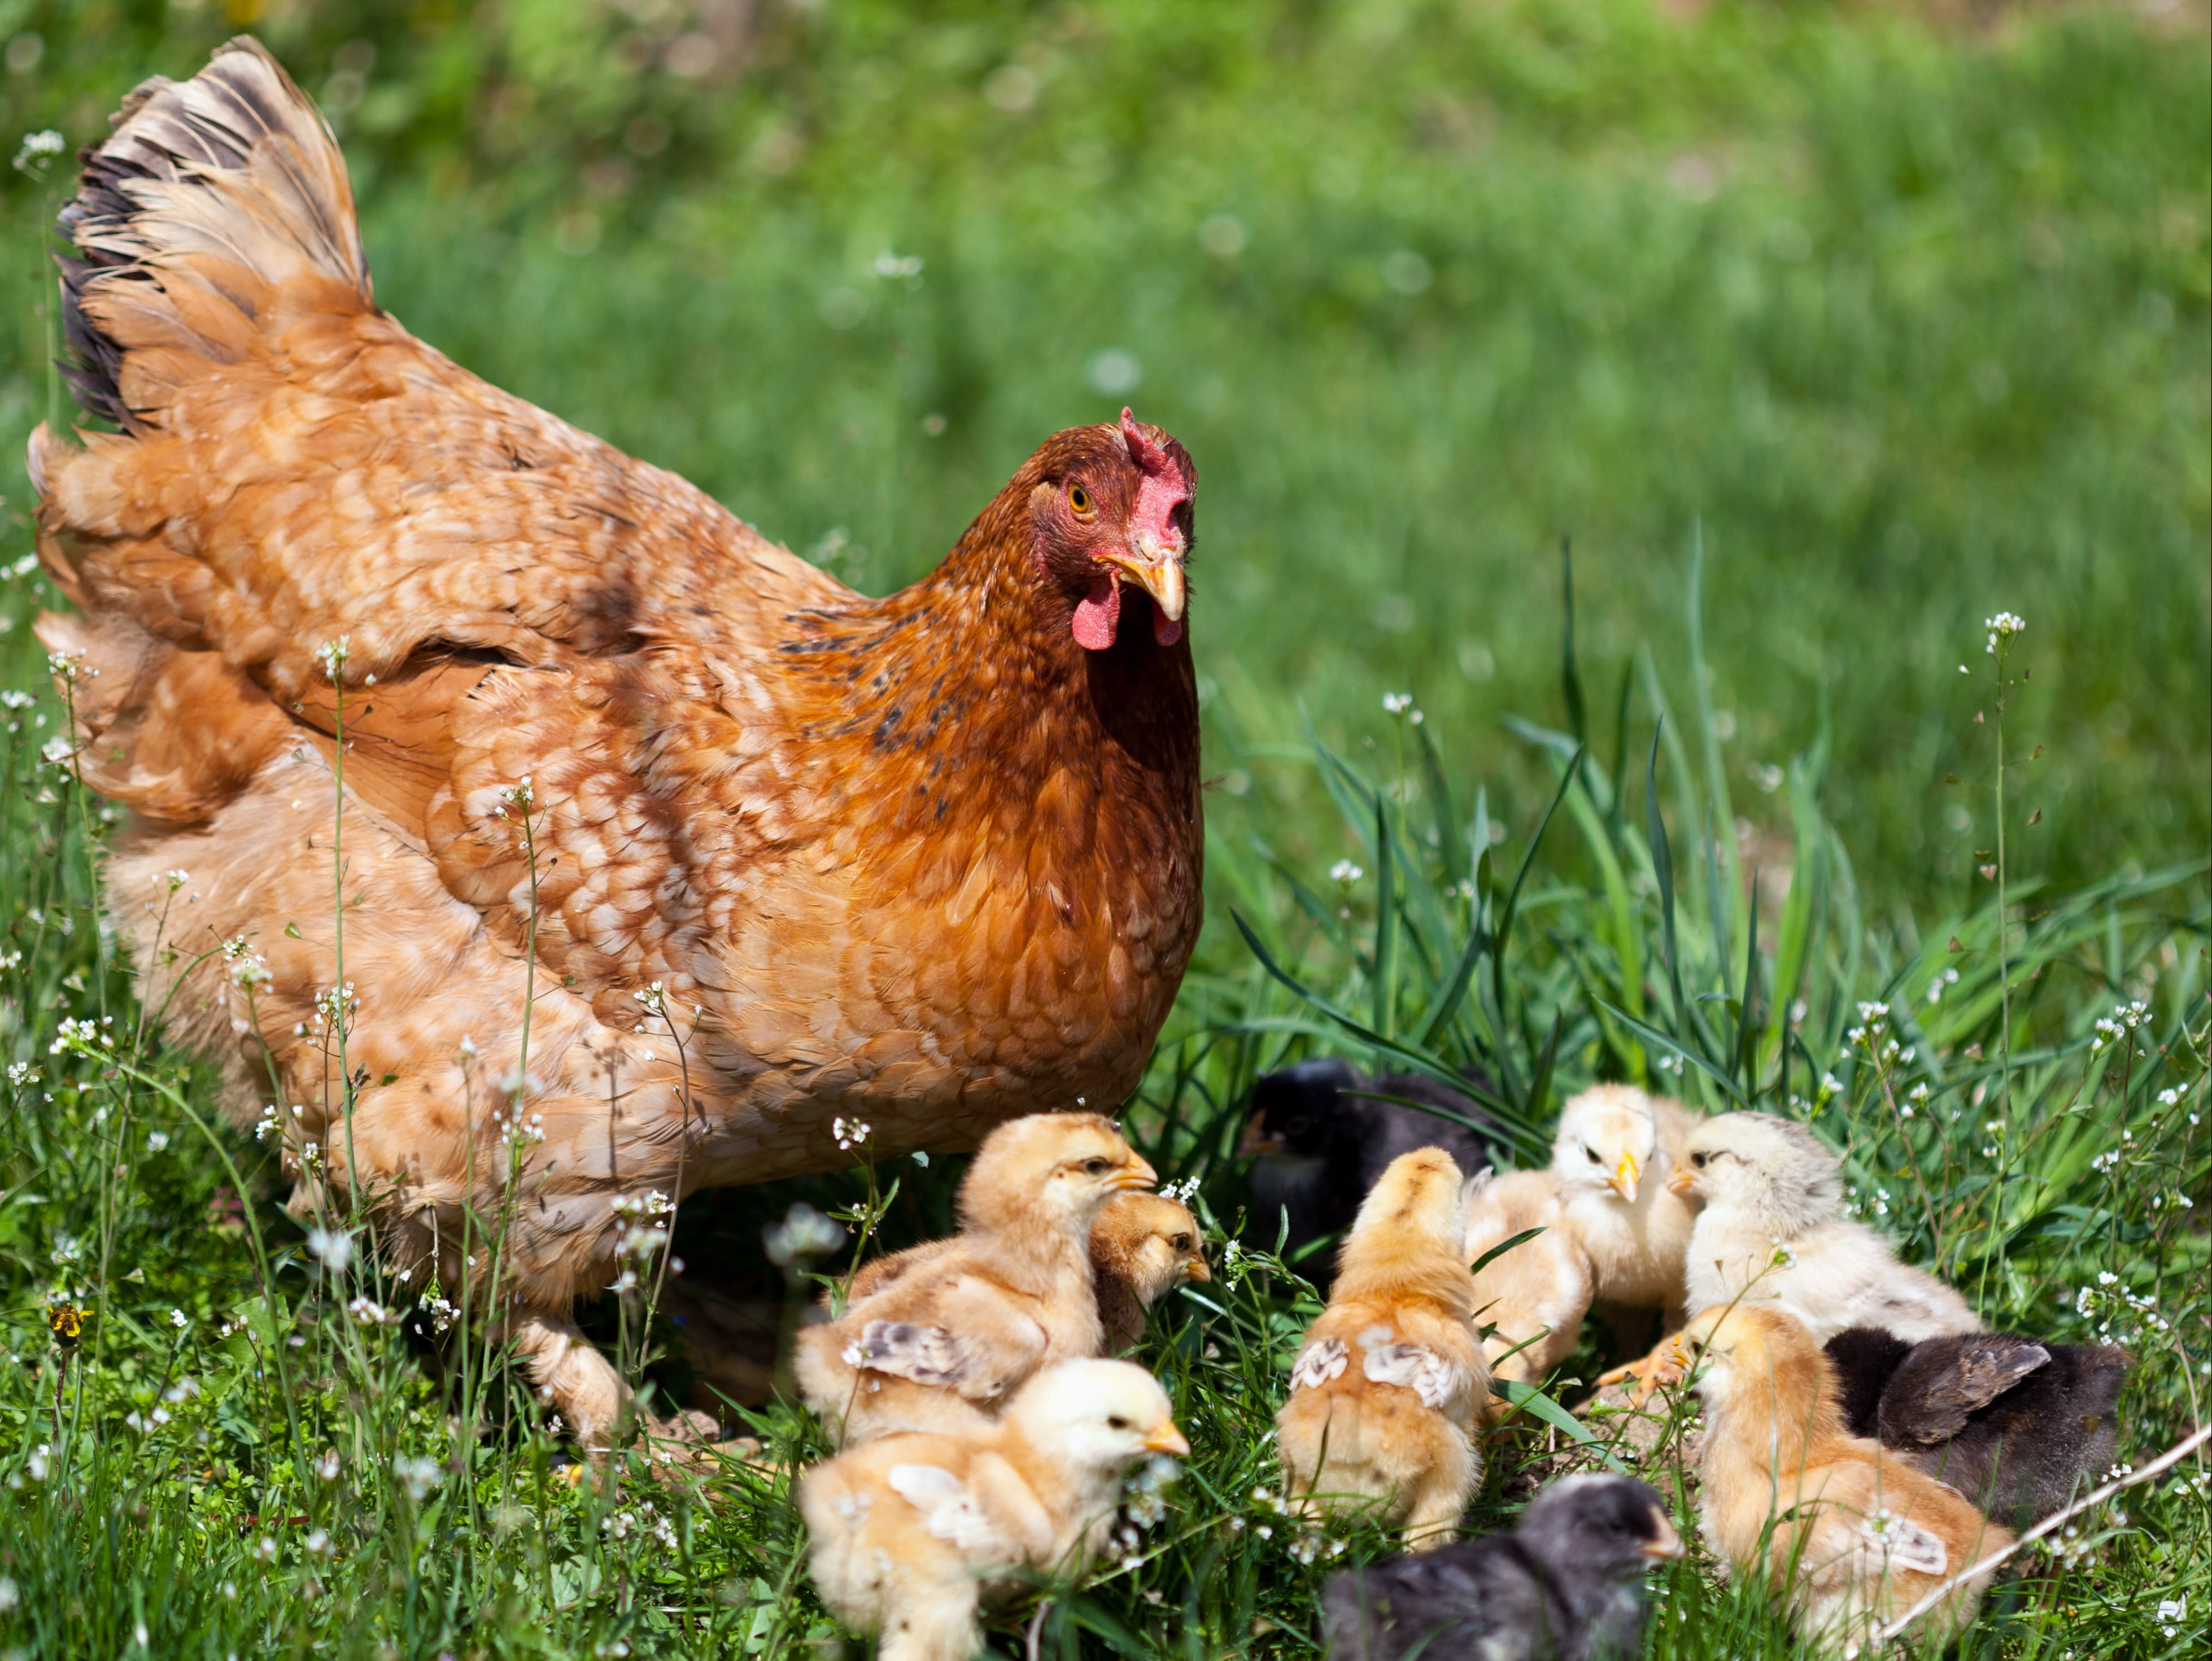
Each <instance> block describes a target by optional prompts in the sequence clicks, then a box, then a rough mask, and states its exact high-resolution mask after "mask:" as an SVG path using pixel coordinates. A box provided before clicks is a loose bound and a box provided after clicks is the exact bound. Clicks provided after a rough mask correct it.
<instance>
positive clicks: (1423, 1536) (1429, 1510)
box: [1405, 1431, 1482, 1552]
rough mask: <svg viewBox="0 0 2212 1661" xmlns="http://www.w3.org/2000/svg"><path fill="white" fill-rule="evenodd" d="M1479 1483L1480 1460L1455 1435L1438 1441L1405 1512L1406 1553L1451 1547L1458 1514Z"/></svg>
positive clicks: (1475, 1453)
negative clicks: (1432, 1456) (1433, 1454)
mask: <svg viewBox="0 0 2212 1661" xmlns="http://www.w3.org/2000/svg"><path fill="white" fill-rule="evenodd" d="M1481 1481H1482V1456H1481V1455H1480V1454H1479V1453H1477V1452H1476V1451H1474V1447H1473V1446H1472V1445H1470V1444H1469V1443H1468V1439H1467V1438H1466V1437H1465V1436H1463V1435H1462V1434H1460V1433H1457V1432H1456V1431H1452V1432H1449V1433H1446V1434H1444V1435H1442V1436H1440V1437H1438V1438H1437V1446H1436V1451H1435V1457H1434V1458H1433V1459H1432V1460H1431V1462H1430V1463H1429V1466H1428V1469H1426V1470H1425V1471H1424V1472H1423V1473H1422V1474H1421V1475H1420V1477H1419V1480H1418V1481H1417V1482H1415V1484H1414V1486H1413V1491H1412V1493H1411V1494H1410V1495H1409V1496H1408V1497H1409V1500H1410V1502H1411V1503H1410V1504H1409V1505H1408V1506H1407V1512H1406V1530H1405V1532H1406V1549H1407V1551H1408V1552H1420V1551H1434V1550H1435V1549H1436V1548H1437V1547H1439V1546H1447V1545H1449V1544H1450V1543H1451V1539H1452V1530H1454V1528H1455V1527H1456V1526H1457V1524H1458V1523H1459V1519H1460V1513H1461V1512H1464V1511H1465V1510H1466V1509H1467V1502H1468V1500H1469V1499H1471V1498H1472V1497H1473V1496H1474V1490H1475V1487H1476V1485H1477V1484H1478V1483H1480V1482H1481Z"/></svg>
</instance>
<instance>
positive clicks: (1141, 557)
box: [1097, 531, 1190, 623]
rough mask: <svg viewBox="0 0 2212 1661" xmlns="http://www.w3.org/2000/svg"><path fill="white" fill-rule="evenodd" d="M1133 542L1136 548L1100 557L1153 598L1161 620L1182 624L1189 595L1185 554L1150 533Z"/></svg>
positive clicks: (1140, 534)
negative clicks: (1183, 558) (1162, 618)
mask: <svg viewBox="0 0 2212 1661" xmlns="http://www.w3.org/2000/svg"><path fill="white" fill-rule="evenodd" d="M1130 540H1131V542H1132V543H1133V544H1134V546H1133V547H1130V548H1105V549H1101V550H1099V551H1098V554H1097V557H1098V558H1100V559H1102V560H1103V561H1105V562H1106V563H1107V564H1109V565H1111V566H1112V567H1114V568H1115V569H1116V570H1118V571H1120V572H1121V574H1122V575H1125V576H1127V578H1128V579H1129V581H1132V582H1133V583H1135V584H1136V585H1137V587H1139V588H1141V589H1143V590H1144V591H1145V592H1146V593H1148V594H1150V595H1151V596H1152V604H1153V605H1157V606H1158V607H1159V608H1160V615H1161V616H1162V617H1164V618H1166V619H1167V620H1168V621H1169V622H1170V623H1181V622H1182V610H1183V605H1184V602H1185V601H1186V600H1187V599H1188V596H1189V592H1190V591H1189V587H1188V583H1187V582H1186V581H1185V578H1184V575H1183V569H1182V549H1180V548H1177V547H1175V546H1172V545H1170V544H1168V543H1165V542H1164V541H1162V540H1161V539H1160V538H1159V537H1158V536H1157V535H1156V534H1155V533H1153V532H1150V531H1139V532H1138V533H1137V534H1136V535H1135V536H1134V537H1133V538H1130Z"/></svg>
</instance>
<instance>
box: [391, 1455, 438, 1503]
mask: <svg viewBox="0 0 2212 1661" xmlns="http://www.w3.org/2000/svg"><path fill="white" fill-rule="evenodd" d="M392 1475H394V1476H397V1477H398V1479H399V1481H400V1482H401V1484H402V1485H403V1486H404V1488H406V1490H407V1497H408V1498H409V1499H410V1500H415V1501H416V1502H417V1503H418V1504H419V1503H420V1502H421V1501H422V1500H424V1499H425V1498H427V1497H428V1494H429V1492H430V1490H431V1489H432V1488H435V1487H437V1486H438V1484H439V1483H441V1482H444V1481H445V1480H446V1470H445V1467H444V1466H442V1465H441V1464H440V1463H438V1462H437V1461H436V1460H435V1459H430V1458H425V1457H422V1456H419V1455H416V1454H406V1453H403V1454H401V1455H400V1456H399V1457H398V1458H397V1459H394V1460H393V1461H392Z"/></svg>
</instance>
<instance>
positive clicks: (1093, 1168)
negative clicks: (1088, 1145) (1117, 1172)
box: [1083, 1159, 1110, 1177]
mask: <svg viewBox="0 0 2212 1661" xmlns="http://www.w3.org/2000/svg"><path fill="white" fill-rule="evenodd" d="M1109 1169H1110V1167H1109V1165H1107V1163H1106V1161H1105V1160H1103V1159H1085V1161H1084V1162H1083V1174H1084V1175H1085V1176H1086V1177H1103V1176H1104V1175H1105V1174H1106V1172H1107V1171H1108V1170H1109Z"/></svg>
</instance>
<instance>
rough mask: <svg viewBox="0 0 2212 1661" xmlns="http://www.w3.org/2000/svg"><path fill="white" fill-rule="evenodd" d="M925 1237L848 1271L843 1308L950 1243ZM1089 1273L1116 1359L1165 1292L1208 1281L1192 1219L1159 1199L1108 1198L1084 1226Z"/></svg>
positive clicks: (1201, 1238) (1179, 1206)
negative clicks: (1088, 1225) (1088, 1247)
mask: <svg viewBox="0 0 2212 1661" xmlns="http://www.w3.org/2000/svg"><path fill="white" fill-rule="evenodd" d="M957 1244H959V1242H958V1241H957V1239H953V1240H928V1241H925V1242H924V1243H923V1244H921V1245H917V1246H908V1248H907V1249H906V1250H904V1251H895V1252H893V1253H892V1254H891V1255H890V1256H888V1257H874V1258H871V1259H870V1260H869V1261H868V1262H865V1263H863V1264H861V1265H860V1268H859V1269H857V1270H855V1271H854V1275H853V1283H852V1285H851V1287H849V1288H848V1290H847V1292H846V1294H845V1296H846V1300H847V1302H848V1303H851V1304H856V1303H858V1302H860V1299H863V1298H866V1297H868V1296H870V1295H872V1293H877V1292H880V1291H881V1290H882V1289H883V1288H884V1287H887V1286H889V1285H890V1283H891V1282H892V1281H896V1280H897V1279H899V1278H900V1277H901V1276H902V1275H908V1274H911V1273H912V1272H913V1271H914V1270H915V1269H920V1268H921V1267H923V1266H924V1265H926V1264H928V1263H933V1262H936V1261H937V1260H938V1259H939V1258H940V1257H942V1256H944V1255H945V1253H946V1252H948V1251H950V1250H952V1248H953V1247H954V1246H956V1245H957ZM1091 1277H1092V1280H1093V1281H1094V1282H1095V1284H1096V1286H1097V1293H1098V1320H1099V1324H1100V1326H1101V1327H1102V1328H1103V1329H1104V1333H1105V1353H1106V1354H1120V1353H1121V1352H1122V1351H1123V1350H1126V1349H1127V1348H1129V1347H1130V1346H1131V1345H1132V1344H1134V1343H1135V1342H1137V1341H1138V1340H1139V1338H1141V1337H1143V1336H1144V1335H1145V1317H1146V1315H1147V1314H1148V1313H1149V1312H1150V1311H1151V1310H1152V1305H1154V1304H1156V1303H1158V1301H1159V1300H1160V1299H1161V1298H1162V1297H1164V1295H1165V1294H1166V1293H1168V1292H1169V1291H1170V1289H1171V1288H1172V1287H1177V1286H1180V1285H1182V1284H1183V1283H1184V1282H1185V1281H1211V1280H1212V1278H1213V1274H1212V1270H1211V1269H1208V1268H1207V1267H1206V1239H1205V1235H1204V1233H1203V1232H1202V1231H1201V1230H1200V1228H1199V1226H1198V1219H1196V1218H1195V1217H1194V1216H1192V1215H1191V1214H1190V1208H1188V1206H1186V1205H1184V1204H1183V1202H1182V1201H1180V1200H1170V1198H1168V1197H1167V1196H1165V1195H1164V1194H1146V1193H1141V1192H1131V1193H1127V1194H1116V1195H1115V1196H1114V1197H1113V1198H1112V1199H1110V1200H1109V1201H1107V1202H1106V1204H1105V1206H1104V1208H1103V1209H1101V1210H1100V1212H1099V1213H1098V1215H1097V1217H1095V1218H1094V1219H1092V1220H1091Z"/></svg>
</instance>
